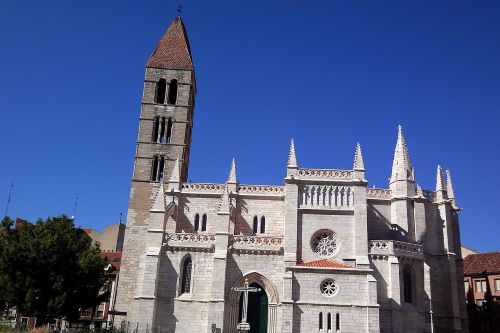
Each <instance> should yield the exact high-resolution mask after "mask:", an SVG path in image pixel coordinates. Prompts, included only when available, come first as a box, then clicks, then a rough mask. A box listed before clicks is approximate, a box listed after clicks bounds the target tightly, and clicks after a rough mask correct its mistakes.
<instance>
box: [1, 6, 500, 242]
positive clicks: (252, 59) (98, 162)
mask: <svg viewBox="0 0 500 333" xmlns="http://www.w3.org/2000/svg"><path fill="white" fill-rule="evenodd" d="M183 4H184V7H185V12H184V14H183V18H184V21H185V24H186V27H187V30H188V34H189V39H190V42H191V48H192V52H193V57H194V62H195V67H196V78H197V83H198V95H197V101H196V113H195V127H194V130H193V145H192V151H191V160H190V162H191V165H190V171H189V175H190V176H189V178H190V179H191V180H192V181H193V182H223V181H224V180H225V178H226V176H227V173H228V170H229V165H230V160H231V158H232V157H233V156H234V157H235V158H236V162H237V169H238V177H239V180H240V182H242V183H256V184H282V183H283V181H282V179H283V177H284V175H285V163H286V158H287V153H288V145H289V140H290V138H291V137H294V138H295V139H296V149H297V157H298V161H299V166H302V167H315V168H351V167H352V160H353V155H354V148H355V144H356V142H357V141H359V142H361V145H362V148H363V153H364V156H365V165H366V169H367V178H368V180H369V181H370V185H369V186H373V185H376V186H377V187H387V186H388V180H387V179H388V177H390V173H391V163H392V156H393V151H394V146H395V143H396V131H397V125H398V124H402V125H403V127H404V132H405V136H406V140H407V143H408V146H409V149H410V155H411V159H412V162H413V164H414V166H415V172H416V178H417V182H418V183H419V184H420V185H421V186H422V187H423V188H425V189H434V187H435V174H436V166H437V164H438V163H439V164H441V165H442V166H443V167H444V168H449V169H451V171H452V173H453V180H454V185H455V192H456V196H457V202H458V204H459V206H461V207H463V208H464V210H463V212H462V213H461V230H462V241H463V243H464V244H465V245H467V246H469V247H472V248H474V249H477V250H481V251H493V250H500V242H499V241H498V235H499V234H500V217H499V212H498V211H497V210H496V209H497V208H498V207H500V199H499V198H500V196H499V194H498V193H499V190H500V189H499V185H500V175H499V174H500V170H499V165H500V149H499V145H500V134H499V132H500V130H499V124H500V2H499V1H487V0H485V1H456V0H453V1H435V0H432V1H399V0H398V1H372V0H370V1H326V0H325V1H298V0H296V1H286V2H285V1H277V0H276V1H229V0H226V1H183ZM176 5H177V2H176V1H158V0H154V1H153V0H148V1H123V0H106V1H102V0H99V1H62V0H61V1H49V0H47V1H40V0H31V1H27V0H26V1H24V0H3V1H1V2H0V69H1V71H0V73H1V75H0V124H1V131H0V145H1V152H2V159H1V163H0V208H1V209H2V215H3V210H4V209H5V204H6V201H7V195H8V190H9V184H10V181H11V180H13V181H14V190H13V196H12V202H11V206H10V210H9V215H10V216H12V217H22V218H26V219H29V220H35V219H36V218H38V217H44V218H45V217H47V216H52V215H58V214H61V213H66V214H68V215H72V211H73V203H74V200H75V194H78V195H79V204H78V207H77V212H76V219H77V222H78V224H79V225H81V226H84V227H90V228H95V229H98V230H102V228H103V227H104V226H105V225H107V224H110V223H113V222H116V221H117V220H118V216H119V212H124V215H125V214H126V209H127V204H128V196H129V186H130V178H131V174H132V166H133V155H134V149H135V140H136V136H137V127H138V117H139V111H140V100H141V96H142V85H143V76H144V65H145V62H146V60H147V58H148V56H149V55H150V54H151V52H152V50H153V48H154V47H155V45H156V42H157V41H158V39H159V38H160V36H161V35H162V33H163V32H164V31H165V29H166V28H167V26H168V25H169V24H170V22H171V21H172V19H173V18H174V17H175V16H176Z"/></svg>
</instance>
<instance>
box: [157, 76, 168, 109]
mask: <svg viewBox="0 0 500 333" xmlns="http://www.w3.org/2000/svg"><path fill="white" fill-rule="evenodd" d="M166 90H167V81H166V80H165V79H164V78H161V79H160V80H158V82H157V83H156V96H155V102H156V103H158V104H165V92H166Z"/></svg>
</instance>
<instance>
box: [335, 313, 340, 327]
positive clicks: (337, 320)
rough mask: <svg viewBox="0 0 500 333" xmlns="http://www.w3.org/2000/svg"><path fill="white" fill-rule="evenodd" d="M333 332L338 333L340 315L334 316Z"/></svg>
mask: <svg viewBox="0 0 500 333" xmlns="http://www.w3.org/2000/svg"><path fill="white" fill-rule="evenodd" d="M335 317H336V318H335V330H337V331H340V313H337V315H336V316H335Z"/></svg>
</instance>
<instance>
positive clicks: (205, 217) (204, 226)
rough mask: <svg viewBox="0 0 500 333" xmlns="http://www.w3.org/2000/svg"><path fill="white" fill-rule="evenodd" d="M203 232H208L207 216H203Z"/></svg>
mask: <svg viewBox="0 0 500 333" xmlns="http://www.w3.org/2000/svg"><path fill="white" fill-rule="evenodd" d="M201 231H202V232H203V231H207V214H203V217H202V218H201Z"/></svg>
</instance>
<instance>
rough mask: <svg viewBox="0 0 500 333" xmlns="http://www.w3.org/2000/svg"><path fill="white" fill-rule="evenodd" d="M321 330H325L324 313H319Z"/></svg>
mask: <svg viewBox="0 0 500 333" xmlns="http://www.w3.org/2000/svg"><path fill="white" fill-rule="evenodd" d="M319 329H320V330H322V329H323V312H320V313H319Z"/></svg>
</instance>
